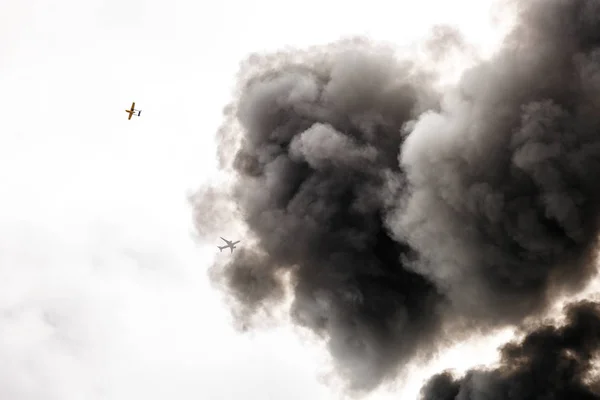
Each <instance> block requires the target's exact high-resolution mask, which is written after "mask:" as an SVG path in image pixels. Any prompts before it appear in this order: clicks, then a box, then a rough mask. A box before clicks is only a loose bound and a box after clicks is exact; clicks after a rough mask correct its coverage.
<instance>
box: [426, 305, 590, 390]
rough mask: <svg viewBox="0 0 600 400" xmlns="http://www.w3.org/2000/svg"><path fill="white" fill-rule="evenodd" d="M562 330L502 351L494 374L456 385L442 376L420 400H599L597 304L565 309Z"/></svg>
mask: <svg viewBox="0 0 600 400" xmlns="http://www.w3.org/2000/svg"><path fill="white" fill-rule="evenodd" d="M566 314H567V321H566V324H565V325H564V326H561V327H558V328H557V327H554V326H552V325H543V326H540V327H539V328H538V329H536V330H534V331H532V332H530V333H529V334H527V335H526V336H525V338H524V339H523V340H522V341H520V342H513V343H509V344H507V345H505V346H504V347H503V348H502V351H501V355H502V357H501V362H500V365H499V366H498V367H497V368H495V369H487V370H472V371H469V372H468V373H467V374H466V375H465V376H464V377H462V378H460V379H455V378H454V377H453V376H452V374H451V373H449V372H445V373H442V374H439V375H436V376H434V377H433V378H432V379H431V380H430V381H429V382H428V383H427V385H426V386H425V387H423V389H422V391H421V396H422V397H421V399H422V400H455V399H456V400H484V399H485V400H496V399H498V400H500V399H511V400H525V399H565V400H567V399H581V400H592V399H594V400H595V399H600V381H599V380H598V377H597V376H595V375H594V361H595V360H594V356H595V355H596V354H598V352H599V351H600V304H597V303H592V302H581V303H576V304H571V305H569V306H568V307H567V313H566Z"/></svg>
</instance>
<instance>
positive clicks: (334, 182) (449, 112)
mask: <svg viewBox="0 0 600 400" xmlns="http://www.w3.org/2000/svg"><path fill="white" fill-rule="evenodd" d="M599 5H600V3H599V2H598V1H592V0H571V1H560V0H550V1H548V0H545V1H529V2H527V3H524V4H523V5H522V6H521V7H520V8H519V13H520V14H519V19H518V23H517V25H516V27H515V29H514V30H513V32H512V33H511V34H510V35H509V36H508V37H507V39H506V41H505V43H504V45H503V47H502V49H501V50H500V51H499V52H498V53H497V55H496V56H495V57H494V58H493V59H492V60H490V61H487V62H482V63H480V64H478V65H477V66H476V67H474V68H472V69H470V70H469V71H468V72H466V73H465V75H464V76H463V78H462V80H461V81H460V83H459V85H458V87H456V88H455V89H454V90H452V91H450V92H448V93H438V92H437V91H436V89H435V88H436V86H435V78H436V75H435V73H432V72H431V70H427V69H425V68H422V66H421V65H419V64H418V63H417V62H416V61H406V60H402V59H399V58H398V56H397V55H396V54H394V53H393V52H392V51H391V50H390V49H387V48H384V47H381V46H375V45H372V44H370V43H369V42H367V41H361V42H355V41H346V42H343V43H337V44H334V45H332V46H329V47H326V48H313V49H309V50H307V51H303V52H302V51H297V52H296V51H289V52H282V53H278V54H275V55H268V56H265V57H261V56H253V57H251V58H250V59H249V60H248V62H247V63H246V64H245V65H244V66H243V68H242V73H241V75H240V82H241V84H240V87H239V96H238V98H237V99H236V101H235V102H234V103H233V104H231V105H230V106H228V107H227V109H226V118H225V122H224V126H223V127H222V128H221V129H220V131H219V138H220V140H221V145H220V147H219V156H220V159H221V163H222V167H223V168H233V170H234V171H235V173H236V182H235V184H234V188H233V190H232V192H231V193H229V194H230V195H231V198H232V199H233V201H234V202H235V204H236V207H237V208H238V210H239V212H240V213H241V215H242V216H243V219H244V221H245V223H246V224H247V226H248V228H249V229H250V231H251V233H252V235H253V237H255V239H256V240H257V242H256V245H255V246H247V247H244V248H240V251H236V252H234V253H233V255H232V256H231V259H230V260H229V261H228V263H227V264H226V265H224V266H218V268H214V269H213V271H212V275H213V278H214V280H215V282H218V283H220V284H221V285H222V286H223V287H224V289H225V290H227V291H229V292H230V293H231V294H232V296H233V298H235V299H236V300H237V307H238V310H241V311H240V312H238V315H240V316H247V315H252V313H254V312H256V311H258V310H261V309H263V308H265V307H267V308H268V307H269V305H270V304H278V303H280V302H281V301H282V299H283V298H284V296H283V293H284V286H285V285H286V282H288V281H289V282H290V284H291V290H292V295H293V304H292V310H291V314H292V317H293V318H294V320H295V322H296V323H297V324H299V325H302V326H305V327H308V328H310V329H311V330H313V331H314V332H316V333H319V334H321V335H322V336H323V337H324V338H325V339H326V340H327V341H328V344H329V349H330V352H331V354H332V355H333V357H334V360H335V362H336V366H337V368H338V371H339V372H340V373H341V375H342V376H343V377H345V378H347V380H348V382H349V386H350V387H351V388H353V389H370V388H373V387H374V386H376V385H378V384H379V383H381V382H382V381H383V380H385V379H387V378H393V377H394V376H396V373H397V372H398V368H399V367H400V368H401V367H402V366H403V365H404V364H405V363H407V362H409V361H410V360H412V359H414V357H415V356H427V355H428V354H431V353H432V352H434V351H436V350H437V349H438V348H439V347H440V346H442V345H443V344H444V340H451V339H453V338H455V337H456V335H458V331H457V329H451V328H453V327H454V328H456V327H458V326H460V327H461V328H462V329H463V332H462V334H465V335H466V334H468V332H469V331H468V330H465V329H466V328H472V329H475V328H477V329H484V328H493V327H499V326H501V325H505V324H516V323H519V322H521V321H522V320H523V318H525V317H527V316H530V315H532V314H535V313H538V312H542V311H544V310H545V309H546V308H547V307H548V306H549V305H550V304H551V303H552V302H553V300H554V299H555V298H556V296H558V295H559V294H561V293H563V292H565V291H571V292H572V291H575V290H578V289H580V288H581V287H582V286H583V285H584V284H585V283H586V282H587V281H588V280H589V277H590V276H591V275H592V274H593V273H594V272H595V251H596V240H597V239H596V238H597V232H598V207H599V206H600V202H599V201H598V200H600V199H599V195H600V193H599V188H600V185H597V184H596V183H595V177H596V176H597V175H599V174H600V136H599V132H600V131H599V128H600V107H598V106H600V104H599V103H600V92H599V89H600V74H598V72H600V70H599V66H600V63H599V61H600V52H599V51H598V44H599V40H600V11H599V10H600V7H599ZM442 36H444V35H442ZM444 37H447V35H446V36H444ZM212 196H213V198H218V196H216V195H215V194H214V193H213V194H212ZM197 201H198V202H199V203H198V204H202V200H197ZM440 382H442V381H440ZM442 383H443V382H442ZM448 385H449V386H450V387H456V385H454V384H452V382H448ZM453 385H454V386H453Z"/></svg>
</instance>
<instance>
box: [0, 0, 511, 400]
mask: <svg viewBox="0 0 600 400" xmlns="http://www.w3.org/2000/svg"><path fill="white" fill-rule="evenodd" d="M217 4H218V5H217ZM489 8H490V1H489V0H485V1H483V0H477V1H475V0H473V1H466V0H465V1H453V2H449V1H445V0H439V1H438V0H421V1H418V2H408V1H382V0H371V1H369V2H341V1H329V2H326V1H322V0H318V1H317V0H308V1H306V0H305V1H302V2H295V3H294V2H282V1H264V0H260V1H257V0H255V1H242V0H235V1H234V0H225V1H223V2H215V3H214V5H208V2H207V4H206V5H201V2H198V1H193V0H170V1H168V2H167V1H157V0H146V1H144V0H126V1H117V0H105V1H100V0H90V1H80V0H59V1H42V0H4V1H2V2H0V237H1V240H0V360H2V363H0V397H2V398H3V399H10V400H25V399H27V400H30V399H31V400H37V399H40V400H54V399H56V400H76V399H77V400H79V399H81V400H83V399H85V400H94V399H107V400H131V399H145V400H159V399H161V400H163V399H171V398H173V399H178V400H188V399H189V400H192V399H194V400H198V399H208V400H213V399H214V400H220V399H223V400H229V399H232V400H233V399H298V400H300V399H336V398H338V397H336V394H335V393H334V391H333V389H330V388H328V387H327V385H324V384H322V383H320V382H321V381H322V379H321V376H322V375H323V373H325V372H326V365H325V362H324V361H323V360H324V358H326V354H324V353H323V352H322V351H321V350H319V349H318V348H316V347H314V348H313V347H311V346H308V345H307V344H306V343H305V342H303V341H302V340H300V338H299V337H298V336H297V335H296V334H294V333H293V332H292V331H291V329H290V327H289V326H282V327H281V328H278V329H273V330H271V331H261V332H255V333H253V334H250V335H245V336H242V335H238V334H237V333H235V332H234V331H233V329H232V328H231V327H230V320H229V319H230V317H229V313H228V310H227V308H226V307H225V306H224V304H223V302H222V298H221V297H222V296H221V294H220V293H218V292H217V291H215V289H214V288H212V287H211V286H210V283H209V280H208V277H207V269H208V268H209V267H210V265H211V264H212V261H213V259H214V257H227V254H225V252H224V253H222V254H219V253H218V251H216V250H217V249H216V247H215V246H216V245H217V244H219V242H218V240H219V239H218V237H219V236H220V235H223V233H222V232H215V233H214V235H215V240H214V241H212V242H208V243H198V242H197V241H195V240H193V227H192V216H191V210H190V208H189V206H188V204H187V195H188V194H189V193H191V192H192V191H193V190H194V189H197V188H198V187H199V186H200V185H201V184H202V183H203V182H205V181H208V180H210V179H211V177H212V176H214V174H215V171H216V167H215V165H216V160H215V146H214V135H215V131H216V129H217V128H218V126H219V123H220V121H221V120H220V118H221V110H222V108H223V106H225V105H226V103H227V102H228V100H229V98H230V91H231V88H232V86H233V85H234V84H235V76H234V75H235V72H236V70H237V68H238V64H239V62H240V61H242V59H243V58H244V57H245V56H246V55H247V54H249V53H252V52H261V51H265V50H277V49H279V48H282V47H284V46H300V47H302V46H309V45H315V44H325V43H328V42H330V41H334V40H336V39H339V38H340V37H344V36H349V35H363V34H364V35H369V36H370V37H371V38H372V39H374V40H380V41H387V42H391V43H394V44H397V45H398V46H401V45H405V44H408V43H410V42H411V41H414V40H417V39H419V38H422V37H424V36H425V35H426V34H427V32H428V30H429V28H430V26H431V25H432V24H434V23H450V24H454V25H458V26H460V28H461V30H462V31H463V32H464V33H465V35H466V37H467V38H468V39H469V40H471V41H472V42H473V43H475V44H477V45H479V46H486V48H487V49H489V48H492V47H493V45H494V43H497V40H498V36H497V33H494V29H493V26H492V21H491V18H490V15H489ZM132 101H135V102H136V108H139V109H142V110H143V111H142V115H141V117H140V118H137V117H134V118H132V120H131V121H128V120H127V114H126V113H125V112H124V110H125V109H126V108H128V107H129V106H130V105H131V102H132ZM224 229H226V228H224ZM497 343H499V342H498V340H497V339H496V340H495V342H494V341H493V343H492V344H490V343H487V344H482V345H481V347H473V345H469V346H466V347H464V348H460V349H458V350H455V351H454V352H451V353H448V354H446V355H444V356H443V357H442V361H440V363H441V364H436V366H430V367H429V368H428V369H426V370H423V371H421V373H414V374H410V379H408V381H406V382H399V383H398V385H399V387H398V388H396V389H393V390H392V389H387V388H382V389H381V390H380V391H378V392H377V393H374V394H373V395H372V396H370V397H369V398H370V399H373V400H377V399H388V398H389V399H392V398H393V399H398V398H402V399H405V398H406V399H410V398H414V396H415V395H416V392H417V390H418V388H419V387H420V386H421V383H422V381H421V380H422V379H424V378H426V377H427V376H428V374H430V373H432V372H437V371H438V369H439V368H440V365H443V366H457V365H458V364H460V365H462V364H464V366H465V367H467V366H470V365H472V364H474V363H482V362H489V361H490V360H492V359H493V357H494V354H495V353H494V351H493V348H494V345H495V344H497ZM475 354H476V355H477V356H476V357H475V356H474V355H475ZM457 359H460V361H457ZM465 360H467V361H468V362H466V364H465Z"/></svg>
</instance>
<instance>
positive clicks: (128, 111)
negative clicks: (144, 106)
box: [125, 101, 142, 119]
mask: <svg viewBox="0 0 600 400" xmlns="http://www.w3.org/2000/svg"><path fill="white" fill-rule="evenodd" d="M134 107H135V101H134V102H133V103H131V110H125V112H126V113H129V118H127V119H131V117H132V115H133V114H134V113H135V112H137V116H138V117H139V116H140V114H141V113H142V110H136V109H135V108H134Z"/></svg>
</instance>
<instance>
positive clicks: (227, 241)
mask: <svg viewBox="0 0 600 400" xmlns="http://www.w3.org/2000/svg"><path fill="white" fill-rule="evenodd" d="M219 237H220V238H221V239H223V241H224V242H225V243H227V244H229V243H230V242H229V240H227V239H225V238H224V237H221V236H219Z"/></svg>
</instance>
